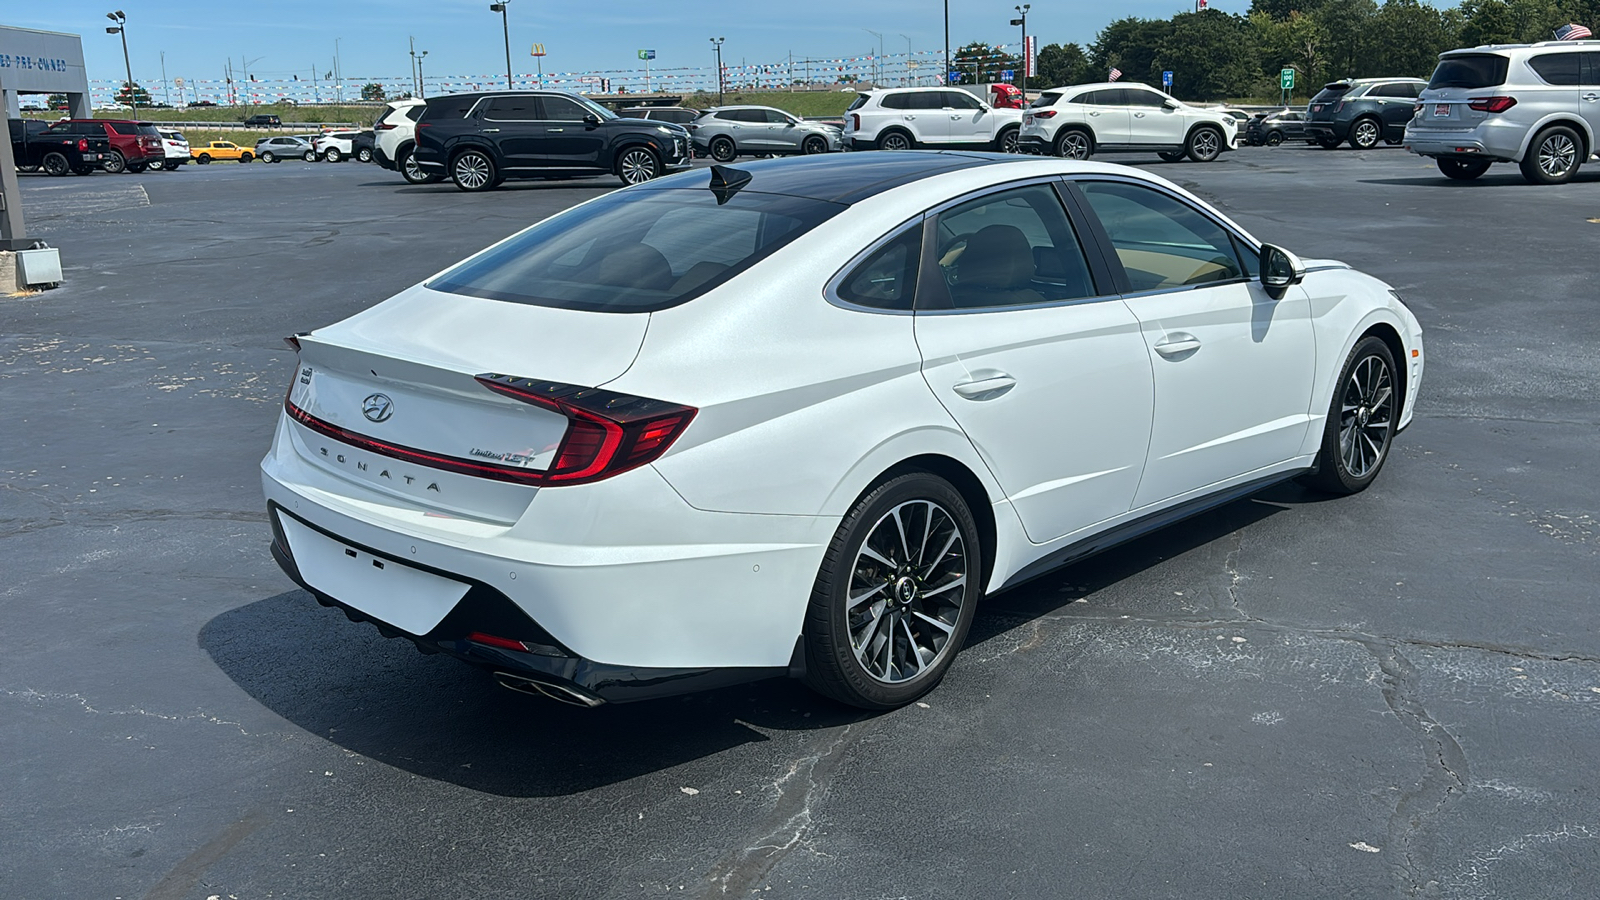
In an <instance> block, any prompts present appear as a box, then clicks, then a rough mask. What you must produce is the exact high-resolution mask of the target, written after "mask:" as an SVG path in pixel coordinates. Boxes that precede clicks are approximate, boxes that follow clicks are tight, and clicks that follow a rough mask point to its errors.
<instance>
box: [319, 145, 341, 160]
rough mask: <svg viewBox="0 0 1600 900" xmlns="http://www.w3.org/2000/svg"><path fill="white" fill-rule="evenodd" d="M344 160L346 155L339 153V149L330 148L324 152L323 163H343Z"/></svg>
mask: <svg viewBox="0 0 1600 900" xmlns="http://www.w3.org/2000/svg"><path fill="white" fill-rule="evenodd" d="M343 159H344V154H343V153H341V152H339V148H338V147H329V148H328V149H327V150H324V151H323V152H322V161H323V162H339V161H341V160H343Z"/></svg>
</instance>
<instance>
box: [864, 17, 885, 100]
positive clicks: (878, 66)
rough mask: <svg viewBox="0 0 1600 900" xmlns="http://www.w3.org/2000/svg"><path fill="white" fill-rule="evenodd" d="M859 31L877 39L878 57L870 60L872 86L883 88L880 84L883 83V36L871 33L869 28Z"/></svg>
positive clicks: (874, 32)
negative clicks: (871, 64) (871, 63)
mask: <svg viewBox="0 0 1600 900" xmlns="http://www.w3.org/2000/svg"><path fill="white" fill-rule="evenodd" d="M861 30H862V31H865V32H866V33H867V34H870V35H872V36H873V37H875V38H877V39H878V55H877V56H876V57H874V58H873V60H872V62H873V66H872V86H873V87H875V88H876V87H883V85H882V84H880V82H882V81H883V35H881V34H879V33H877V32H876V31H873V30H872V29H871V28H863V29H861Z"/></svg>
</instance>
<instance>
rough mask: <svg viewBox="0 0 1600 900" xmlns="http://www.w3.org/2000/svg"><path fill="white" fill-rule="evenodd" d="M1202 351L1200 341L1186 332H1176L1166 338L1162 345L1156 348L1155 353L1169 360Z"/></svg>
mask: <svg viewBox="0 0 1600 900" xmlns="http://www.w3.org/2000/svg"><path fill="white" fill-rule="evenodd" d="M1199 349H1200V339H1199V338H1197V337H1195V336H1194V335H1192V334H1189V333H1188V332H1184V331H1176V332H1173V333H1172V334H1169V335H1167V336H1166V338H1165V339H1163V340H1162V341H1161V343H1159V344H1157V345H1156V346H1155V351H1156V352H1157V353H1159V354H1161V355H1162V356H1165V357H1166V358H1168V359H1172V358H1174V357H1178V356H1184V355H1186V354H1189V353H1193V352H1194V351H1196V350H1199Z"/></svg>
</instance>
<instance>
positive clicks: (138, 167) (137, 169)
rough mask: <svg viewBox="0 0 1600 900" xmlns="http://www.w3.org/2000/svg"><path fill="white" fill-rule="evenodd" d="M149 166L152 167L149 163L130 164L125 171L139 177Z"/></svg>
mask: <svg viewBox="0 0 1600 900" xmlns="http://www.w3.org/2000/svg"><path fill="white" fill-rule="evenodd" d="M149 166H150V164H149V163H128V167H127V169H125V170H124V171H127V172H131V173H133V174H134V175H138V174H139V173H141V172H143V171H144V170H145V169H147V168H149Z"/></svg>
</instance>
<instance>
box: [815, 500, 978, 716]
mask: <svg viewBox="0 0 1600 900" xmlns="http://www.w3.org/2000/svg"><path fill="white" fill-rule="evenodd" d="M936 548H938V549H936ZM982 560H983V553H982V548H981V546H980V545H979V539H978V528H977V524H976V522H975V521H974V519H973V517H972V512H971V510H969V509H968V508H967V504H966V501H965V500H964V499H963V498H962V496H961V494H960V493H959V492H958V491H956V489H955V488H954V487H952V486H951V485H950V483H949V482H947V481H945V480H944V479H942V478H939V477H937V476H934V475H931V474H928V473H926V472H911V473H908V474H905V475H901V476H899V477H898V478H894V479H891V480H889V481H887V482H885V483H883V484H881V485H879V486H878V487H877V488H875V489H873V490H872V491H871V492H869V493H868V494H867V495H866V496H865V497H862V498H861V499H860V500H859V501H857V502H856V505H855V507H854V508H852V509H851V510H850V512H849V513H848V514H847V515H846V516H845V517H844V521H843V522H841V523H840V524H839V528H838V530H836V531H835V532H834V536H833V540H832V541H831V542H830V543H829V544H828V550H827V553H826V555H825V556H824V557H823V561H822V568H821V569H820V570H819V571H818V573H817V580H816V582H815V585H814V586H813V587H812V591H811V602H810V604H809V605H808V606H807V608H806V617H805V626H804V629H805V653H806V675H805V679H806V684H808V685H809V686H810V687H811V688H812V689H813V690H815V691H817V692H818V693H821V694H824V695H826V696H828V697H832V698H833V699H835V700H838V701H839V702H841V703H846V704H849V705H851V706H857V707H860V708H862V709H873V710H885V709H894V708H896V707H899V706H904V705H905V704H907V703H910V702H912V701H914V700H916V699H917V698H918V697H921V696H922V695H923V694H926V693H927V692H928V691H931V690H933V688H934V687H935V686H937V685H938V684H939V681H940V679H942V678H943V677H944V674H945V672H946V671H947V670H948V669H949V668H950V664H951V661H952V660H954V659H955V656H956V654H957V653H959V652H960V650H961V645H962V644H963V643H964V642H965V641H966V638H967V631H968V629H969V628H970V627H971V625H972V619H973V614H974V612H975V610H976V608H977V605H978V598H979V596H980V595H981V594H982V592H983V591H982V585H981V583H980V582H981V580H982V570H983V564H982ZM858 648H859V649H858Z"/></svg>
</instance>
